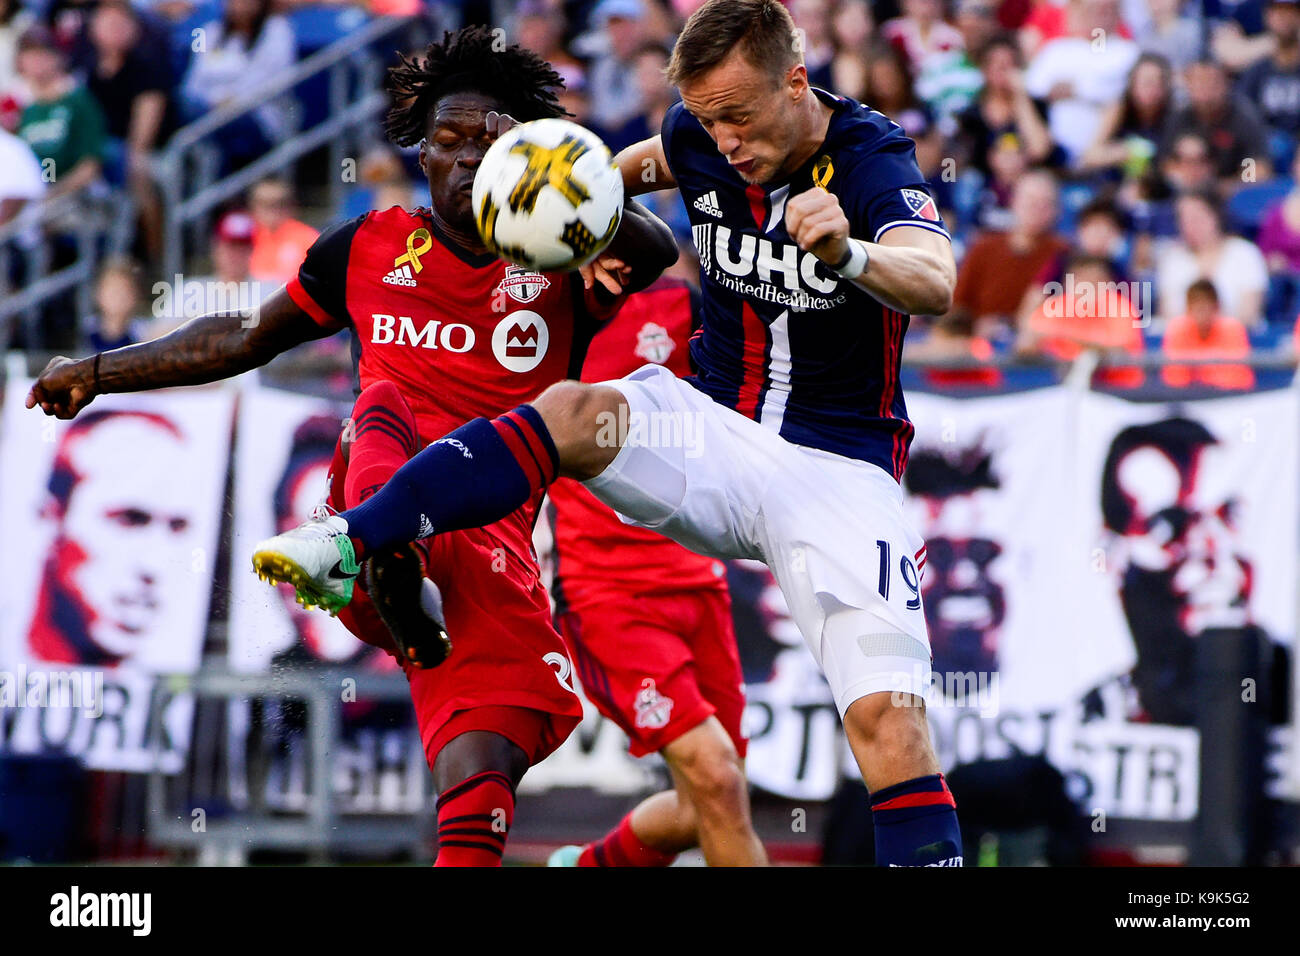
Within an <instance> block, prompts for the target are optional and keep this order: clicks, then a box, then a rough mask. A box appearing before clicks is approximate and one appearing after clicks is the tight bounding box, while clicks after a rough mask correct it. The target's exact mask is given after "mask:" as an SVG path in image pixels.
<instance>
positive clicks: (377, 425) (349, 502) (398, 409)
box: [343, 382, 420, 508]
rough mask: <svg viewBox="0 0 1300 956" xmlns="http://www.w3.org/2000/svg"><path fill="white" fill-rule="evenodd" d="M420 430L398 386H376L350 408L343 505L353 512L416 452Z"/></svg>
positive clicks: (387, 384)
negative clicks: (349, 432) (348, 452)
mask: <svg viewBox="0 0 1300 956" xmlns="http://www.w3.org/2000/svg"><path fill="white" fill-rule="evenodd" d="M419 434H420V432H419V426H418V425H417V424H416V422H415V416H414V415H413V414H412V413H411V409H410V408H409V407H407V404H406V400H405V399H403V398H402V395H401V393H400V392H399V391H398V390H397V386H396V385H394V384H393V383H392V382H376V383H375V384H374V385H371V386H370V387H369V388H367V389H366V390H365V391H363V392H362V393H361V395H360V396H358V398H357V402H356V404H355V405H354V406H352V448H351V452H350V454H349V456H348V474H347V480H346V481H345V482H344V485H343V504H344V507H346V508H355V507H356V506H357V505H359V504H361V502H363V501H365V500H366V499H367V498H369V497H370V496H371V495H373V494H374V493H375V492H376V491H378V490H379V489H380V488H381V487H383V485H384V482H386V481H387V480H388V479H389V478H391V477H392V476H393V472H395V471H397V469H399V468H401V467H402V466H403V465H405V464H406V463H407V461H409V460H410V459H411V457H412V456H414V455H415V453H416V452H417V451H418V450H419V442H420V439H419Z"/></svg>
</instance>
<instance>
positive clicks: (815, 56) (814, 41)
mask: <svg viewBox="0 0 1300 956" xmlns="http://www.w3.org/2000/svg"><path fill="white" fill-rule="evenodd" d="M787 6H789V8H790V16H791V17H793V18H794V22H795V27H796V28H797V29H799V30H801V31H802V33H800V40H801V41H802V43H803V62H804V66H805V67H806V68H807V70H808V82H809V83H810V84H812V85H813V86H816V87H820V88H821V89H824V90H833V89H834V79H833V77H832V76H831V61H832V60H834V58H835V45H834V44H833V43H832V42H831V38H832V33H831V21H830V13H831V11H830V4H829V3H828V2H827V0H790V2H789V3H788V4H787ZM835 92H840V91H839V90H835Z"/></svg>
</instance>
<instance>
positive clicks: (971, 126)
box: [957, 33, 1052, 179]
mask: <svg viewBox="0 0 1300 956" xmlns="http://www.w3.org/2000/svg"><path fill="white" fill-rule="evenodd" d="M977 61H978V63H979V68H980V73H981V74H983V78H984V88H983V89H982V90H980V93H979V96H978V97H977V98H976V100H975V102H974V103H972V104H971V105H970V106H969V107H967V108H966V109H965V110H963V111H962V112H961V113H960V114H959V115H958V116H957V129H958V135H959V137H960V139H961V141H962V143H963V146H964V151H965V152H966V154H967V162H969V163H970V165H971V166H972V167H973V168H974V169H976V170H978V171H979V172H980V173H981V174H982V175H983V176H984V177H985V178H986V179H988V178H989V177H991V175H992V167H991V166H990V164H989V152H990V151H991V150H992V149H993V147H994V145H995V144H997V143H998V142H999V141H1001V140H1002V138H1003V137H1004V136H1006V135H1007V134H1011V135H1013V136H1015V138H1016V141H1017V142H1018V143H1019V144H1020V146H1021V148H1022V149H1023V150H1024V157H1025V161H1026V162H1027V163H1029V164H1030V165H1037V164H1038V163H1042V162H1045V161H1046V160H1047V159H1048V157H1049V156H1050V155H1051V153H1052V137H1051V134H1050V133H1049V132H1048V129H1047V103H1046V101H1043V100H1035V99H1033V98H1032V97H1030V95H1029V94H1028V93H1027V92H1026V90H1025V84H1024V76H1023V72H1022V70H1021V67H1022V65H1023V64H1022V62H1021V58H1020V49H1019V47H1018V46H1017V45H1016V41H1015V37H1013V36H1012V35H1011V34H1005V33H1004V34H1001V35H999V36H997V37H995V38H993V39H992V40H990V41H989V42H988V43H987V44H986V45H985V46H984V47H983V48H982V49H981V50H979V51H978V53H977Z"/></svg>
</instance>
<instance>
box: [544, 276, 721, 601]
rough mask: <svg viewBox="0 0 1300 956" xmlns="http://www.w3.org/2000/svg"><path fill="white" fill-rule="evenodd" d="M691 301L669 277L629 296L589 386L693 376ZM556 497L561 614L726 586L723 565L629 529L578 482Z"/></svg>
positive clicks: (605, 338) (594, 361) (610, 327)
mask: <svg viewBox="0 0 1300 956" xmlns="http://www.w3.org/2000/svg"><path fill="white" fill-rule="evenodd" d="M692 297H693V291H692V289H691V287H690V286H689V285H687V284H686V283H685V282H683V281H681V280H680V279H673V278H667V277H665V278H661V279H659V280H658V281H657V282H655V283H654V284H653V285H651V286H650V287H649V288H647V289H646V290H645V291H643V292H638V293H636V294H634V295H631V296H629V297H628V299H627V301H626V303H625V304H624V305H623V308H622V310H621V311H620V312H619V313H618V316H617V317H616V318H614V319H613V320H612V321H610V322H608V323H606V324H605V325H604V326H603V327H601V329H600V331H599V332H597V333H596V336H595V338H593V339H592V341H591V346H590V348H589V349H588V350H587V358H586V362H585V363H584V364H583V366H582V380H583V381H584V382H603V381H606V380H608V379H614V378H621V377H622V376H624V375H627V374H629V373H631V372H634V371H636V370H637V369H638V368H640V367H641V366H643V365H646V364H647V363H651V362H653V363H655V364H657V365H663V366H665V367H666V368H668V369H670V370H671V371H672V372H674V373H675V374H676V375H678V376H683V375H689V374H690V371H691V368H690V357H689V348H688V346H687V343H688V340H689V339H690V337H691V332H692V329H693V326H694V314H695V310H694V308H693V305H692ZM550 494H551V500H552V501H554V502H555V553H556V561H557V563H556V575H555V586H554V587H555V595H554V596H555V601H556V604H557V606H558V608H559V610H560V611H561V612H563V611H564V610H565V609H566V608H568V607H572V606H576V605H580V604H582V603H583V602H584V601H585V600H587V599H588V598H590V597H592V596H593V595H598V594H600V593H607V592H608V591H609V590H610V589H616V590H618V591H620V592H632V593H650V592H653V593H663V592H669V591H686V590H694V589H696V588H702V587H716V588H724V587H725V586H726V577H725V568H724V567H723V565H722V563H721V562H720V561H716V560H714V559H712V558H706V557H703V556H702V555H698V554H695V553H694V552H693V551H688V550H687V549H686V548H683V547H682V546H681V545H680V544H677V542H675V541H672V540H671V539H669V538H666V537H664V536H663V535H661V534H658V533H657V532H654V531H649V530H647V529H645V528H637V527H634V526H632V525H628V524H624V523H623V522H622V521H621V520H619V517H618V515H617V514H615V512H614V510H613V509H612V508H610V507H609V506H607V505H605V504H602V503H601V502H600V501H599V500H597V499H596V497H595V496H594V495H593V494H592V493H591V492H589V491H588V490H587V489H586V488H584V487H583V486H582V485H581V484H579V483H578V482H576V481H573V480H571V479H568V478H562V479H560V480H559V481H557V482H556V483H555V484H553V485H552V486H551V489H550Z"/></svg>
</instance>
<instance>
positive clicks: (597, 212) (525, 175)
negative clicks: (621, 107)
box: [473, 119, 623, 272]
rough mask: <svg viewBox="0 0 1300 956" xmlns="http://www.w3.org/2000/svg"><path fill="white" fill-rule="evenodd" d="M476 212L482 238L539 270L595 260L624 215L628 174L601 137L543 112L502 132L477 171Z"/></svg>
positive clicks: (503, 254) (565, 268)
mask: <svg viewBox="0 0 1300 956" xmlns="http://www.w3.org/2000/svg"><path fill="white" fill-rule="evenodd" d="M473 203H474V219H475V222H476V223H477V225H478V232H479V235H480V236H481V237H482V239H483V242H484V244H485V245H486V246H487V247H488V248H489V249H491V250H492V251H493V252H495V253H496V254H497V255H499V256H500V257H501V258H503V259H508V260H509V261H511V262H514V263H517V264H518V265H521V266H526V267H527V268H529V269H536V270H538V271H540V272H565V271H568V270H570V269H577V268H578V267H579V266H584V265H586V264H587V263H588V262H591V261H592V260H593V259H595V258H596V256H598V255H600V253H601V252H603V251H604V249H605V247H606V246H608V245H609V242H610V240H611V239H613V238H614V233H615V232H617V231H618V224H619V222H620V221H622V218H623V176H622V174H621V173H620V172H619V171H618V167H617V166H615V165H614V158H613V156H611V155H610V152H609V148H608V147H607V146H606V145H605V144H604V143H602V142H601V141H600V137H599V136H597V135H596V134H595V133H593V132H591V131H590V130H587V129H583V128H582V127H581V126H579V125H577V124H576V123H570V122H569V121H568V120H562V119H540V120H534V121H532V122H531V123H521V124H520V125H518V126H514V127H511V128H510V129H509V130H507V131H506V132H505V134H504V135H502V136H501V137H500V138H499V139H498V140H497V141H496V142H495V143H493V144H492V146H491V148H490V149H488V151H487V153H485V154H484V156H483V161H482V163H480V164H479V168H478V172H477V173H476V174H475V176H474V192H473Z"/></svg>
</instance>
